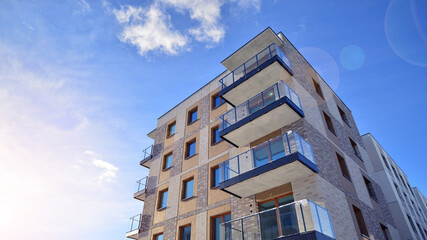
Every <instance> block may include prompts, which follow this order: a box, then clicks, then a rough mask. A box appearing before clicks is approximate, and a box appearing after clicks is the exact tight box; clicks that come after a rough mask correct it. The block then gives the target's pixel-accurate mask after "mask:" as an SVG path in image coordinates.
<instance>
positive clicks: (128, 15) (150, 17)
mask: <svg viewBox="0 0 427 240" xmlns="http://www.w3.org/2000/svg"><path fill="white" fill-rule="evenodd" d="M113 13H114V15H115V16H116V19H117V21H118V22H119V23H121V24H122V25H123V26H124V29H123V32H122V33H121V34H120V40H121V41H123V42H126V43H130V44H132V45H134V46H136V47H137V48H138V52H139V54H141V55H144V54H145V53H147V52H149V51H154V50H160V51H161V52H163V53H166V54H171V55H176V54H178V53H179V52H180V51H181V50H183V49H184V47H185V46H186V45H187V43H188V39H187V37H185V36H183V35H182V34H181V33H180V32H179V31H177V30H175V29H174V28H173V26H172V23H171V19H170V16H169V15H166V14H165V13H164V12H162V11H161V10H160V9H159V8H158V7H157V6H156V5H155V4H153V5H152V6H151V7H150V8H149V9H148V10H146V9H143V8H142V7H132V6H126V7H122V8H121V9H120V10H117V9H114V10H113Z"/></svg>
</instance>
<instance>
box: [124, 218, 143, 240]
mask: <svg viewBox="0 0 427 240" xmlns="http://www.w3.org/2000/svg"><path fill="white" fill-rule="evenodd" d="M140 226H141V214H138V215H136V216H133V217H131V218H130V230H129V231H128V232H126V237H127V238H132V239H138V234H139V228H140Z"/></svg>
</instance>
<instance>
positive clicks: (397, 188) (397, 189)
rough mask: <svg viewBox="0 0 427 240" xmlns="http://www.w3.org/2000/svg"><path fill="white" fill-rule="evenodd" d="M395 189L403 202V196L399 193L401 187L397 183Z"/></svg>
mask: <svg viewBox="0 0 427 240" xmlns="http://www.w3.org/2000/svg"><path fill="white" fill-rule="evenodd" d="M394 188H395V189H396V192H397V195H399V197H400V199H402V200H403V197H402V194H401V193H400V191H399V187H398V186H397V184H396V183H395V184H394Z"/></svg>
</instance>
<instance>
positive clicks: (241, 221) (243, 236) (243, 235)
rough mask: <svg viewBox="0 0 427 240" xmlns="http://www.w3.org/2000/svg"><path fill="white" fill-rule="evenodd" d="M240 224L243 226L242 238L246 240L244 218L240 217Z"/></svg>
mask: <svg viewBox="0 0 427 240" xmlns="http://www.w3.org/2000/svg"><path fill="white" fill-rule="evenodd" d="M240 225H241V226H242V240H245V232H244V230H243V218H242V219H240Z"/></svg>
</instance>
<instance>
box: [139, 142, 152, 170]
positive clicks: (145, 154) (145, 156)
mask: <svg viewBox="0 0 427 240" xmlns="http://www.w3.org/2000/svg"><path fill="white" fill-rule="evenodd" d="M151 158H153V145H151V146H149V147H147V148H146V149H144V150H142V157H141V159H142V160H141V162H139V164H140V165H141V166H143V167H146V168H150V160H151Z"/></svg>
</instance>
